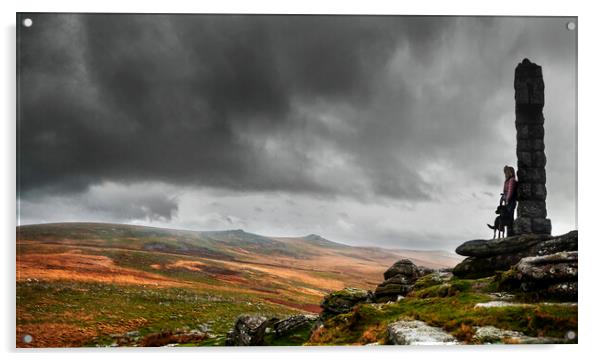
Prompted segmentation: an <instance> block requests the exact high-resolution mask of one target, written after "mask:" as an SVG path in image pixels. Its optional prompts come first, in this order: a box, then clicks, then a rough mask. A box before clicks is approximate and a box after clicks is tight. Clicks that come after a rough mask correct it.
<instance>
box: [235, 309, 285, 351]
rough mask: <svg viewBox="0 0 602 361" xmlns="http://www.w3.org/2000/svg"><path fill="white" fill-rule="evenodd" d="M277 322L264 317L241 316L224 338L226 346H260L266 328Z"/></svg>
mask: <svg viewBox="0 0 602 361" xmlns="http://www.w3.org/2000/svg"><path fill="white" fill-rule="evenodd" d="M276 321H277V320H274V319H268V318H266V317H264V316H257V315H241V316H239V317H238V319H237V320H236V323H235V324H234V329H233V330H232V331H230V332H228V335H227V336H226V346H260V345H262V344H263V337H264V335H265V330H266V328H267V327H268V326H270V325H272V324H273V323H275V322H276Z"/></svg>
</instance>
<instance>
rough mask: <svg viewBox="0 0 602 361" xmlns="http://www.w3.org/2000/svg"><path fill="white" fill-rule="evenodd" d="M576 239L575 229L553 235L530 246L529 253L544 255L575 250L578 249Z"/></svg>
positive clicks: (577, 235)
mask: <svg viewBox="0 0 602 361" xmlns="http://www.w3.org/2000/svg"><path fill="white" fill-rule="evenodd" d="M578 240H579V234H578V232H577V231H576V230H575V231H571V232H569V233H567V234H563V235H562V236H558V237H553V238H550V239H548V240H545V241H543V242H539V243H537V244H536V245H535V246H533V247H532V248H531V252H530V253H531V254H532V255H533V256H544V255H547V254H553V253H557V252H562V251H576V250H577V249H578V246H577V243H578Z"/></svg>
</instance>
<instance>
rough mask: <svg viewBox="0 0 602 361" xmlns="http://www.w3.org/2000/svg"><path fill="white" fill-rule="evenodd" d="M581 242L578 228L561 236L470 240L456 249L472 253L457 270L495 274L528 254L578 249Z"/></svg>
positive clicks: (466, 275)
mask: <svg viewBox="0 0 602 361" xmlns="http://www.w3.org/2000/svg"><path fill="white" fill-rule="evenodd" d="M577 243H578V233H577V231H572V232H569V233H567V234H564V235H561V236H557V237H551V236H548V235H545V234H538V235H535V234H524V235H520V236H514V237H507V238H500V239H494V240H474V241H468V242H465V243H464V244H462V245H460V246H459V247H458V248H457V249H456V253H458V254H461V255H465V256H469V257H467V258H465V259H464V260H463V261H462V262H460V263H459V264H457V265H456V267H454V270H453V273H454V275H455V276H457V277H461V278H481V277H487V276H492V275H494V274H495V272H496V271H507V270H508V269H510V267H512V266H513V265H515V264H517V263H518V262H519V261H520V260H521V259H523V258H525V257H531V256H542V255H550V254H553V253H557V252H561V251H576V250H577Z"/></svg>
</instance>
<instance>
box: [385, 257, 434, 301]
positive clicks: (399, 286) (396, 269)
mask: <svg viewBox="0 0 602 361" xmlns="http://www.w3.org/2000/svg"><path fill="white" fill-rule="evenodd" d="M428 272H432V270H430V269H426V268H422V269H420V268H418V267H416V265H415V264H414V263H413V262H412V261H410V260H409V259H402V260H400V261H397V262H395V264H393V266H391V267H390V268H389V269H388V270H387V271H385V273H384V277H385V281H384V282H383V283H381V284H379V285H378V286H377V287H376V290H375V291H374V297H375V299H376V301H377V302H385V301H395V300H397V298H398V297H399V296H405V295H407V294H408V293H410V291H411V290H412V286H413V285H414V283H415V282H416V280H417V279H418V278H419V277H421V276H423V275H426V274H428Z"/></svg>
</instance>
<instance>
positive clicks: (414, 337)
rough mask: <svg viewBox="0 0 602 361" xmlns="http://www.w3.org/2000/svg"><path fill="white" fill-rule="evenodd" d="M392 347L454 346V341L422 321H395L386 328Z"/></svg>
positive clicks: (438, 329) (440, 330)
mask: <svg viewBox="0 0 602 361" xmlns="http://www.w3.org/2000/svg"><path fill="white" fill-rule="evenodd" d="M387 334H388V341H389V344H392V345H454V344H457V343H458V342H457V341H456V339H455V338H454V337H453V336H452V335H450V334H448V333H446V332H445V331H443V330H442V329H440V328H437V327H432V326H429V325H427V324H426V323H424V322H422V321H397V322H394V323H391V324H389V326H388V327H387Z"/></svg>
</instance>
